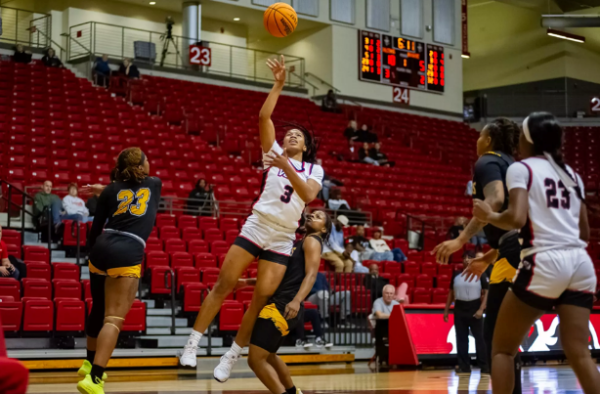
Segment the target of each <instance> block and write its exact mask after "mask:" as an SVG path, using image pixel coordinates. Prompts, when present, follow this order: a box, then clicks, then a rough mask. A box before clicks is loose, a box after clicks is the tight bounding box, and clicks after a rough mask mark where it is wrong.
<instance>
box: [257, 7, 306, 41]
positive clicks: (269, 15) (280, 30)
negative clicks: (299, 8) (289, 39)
mask: <svg viewBox="0 0 600 394" xmlns="http://www.w3.org/2000/svg"><path fill="white" fill-rule="evenodd" d="M263 23H264V24H265V29H267V31H268V32H269V33H271V35H272V36H275V37H285V36H289V35H290V34H292V33H293V32H294V30H296V26H298V15H297V14H296V11H295V10H294V9H293V8H292V6H291V5H289V4H285V3H275V4H273V5H272V6H270V7H269V8H267V10H266V11H265V15H264V16H263Z"/></svg>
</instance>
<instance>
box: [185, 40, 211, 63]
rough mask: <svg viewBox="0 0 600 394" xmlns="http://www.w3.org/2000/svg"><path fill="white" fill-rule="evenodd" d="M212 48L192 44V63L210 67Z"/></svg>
mask: <svg viewBox="0 0 600 394" xmlns="http://www.w3.org/2000/svg"><path fill="white" fill-rule="evenodd" d="M211 62H212V56H211V50H210V48H206V47H203V46H200V45H190V64H194V65H200V66H206V67H210V65H211Z"/></svg>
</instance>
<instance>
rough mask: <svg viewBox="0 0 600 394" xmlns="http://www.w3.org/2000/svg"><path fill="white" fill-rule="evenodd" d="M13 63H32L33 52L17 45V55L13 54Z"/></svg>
mask: <svg viewBox="0 0 600 394" xmlns="http://www.w3.org/2000/svg"><path fill="white" fill-rule="evenodd" d="M13 62H15V63H23V64H29V63H31V52H30V51H26V50H25V48H23V45H21V44H17V46H16V47H15V53H14V54H13Z"/></svg>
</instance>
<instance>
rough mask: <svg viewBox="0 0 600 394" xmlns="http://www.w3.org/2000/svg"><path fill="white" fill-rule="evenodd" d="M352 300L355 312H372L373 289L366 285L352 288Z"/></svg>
mask: <svg viewBox="0 0 600 394" xmlns="http://www.w3.org/2000/svg"><path fill="white" fill-rule="evenodd" d="M396 264H398V263H396ZM351 300H352V301H351V303H350V305H351V308H352V312H353V313H370V312H371V310H372V309H373V301H372V300H371V290H370V289H367V288H365V287H364V286H358V287H356V288H354V289H353V290H352V292H351Z"/></svg>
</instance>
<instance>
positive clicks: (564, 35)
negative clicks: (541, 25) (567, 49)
mask: <svg viewBox="0 0 600 394" xmlns="http://www.w3.org/2000/svg"><path fill="white" fill-rule="evenodd" d="M548 35H549V36H552V37H556V38H562V39H563V40H569V41H575V42H579V43H584V42H585V37H584V36H578V35H577V34H571V33H567V32H564V31H560V30H554V29H548Z"/></svg>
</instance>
